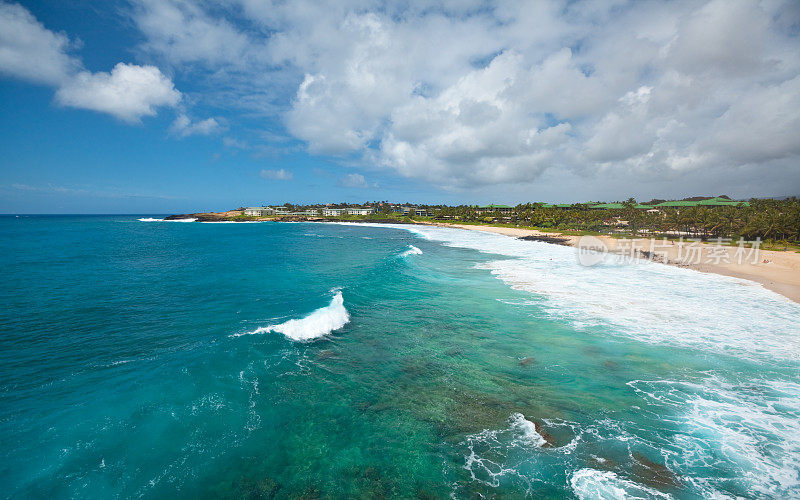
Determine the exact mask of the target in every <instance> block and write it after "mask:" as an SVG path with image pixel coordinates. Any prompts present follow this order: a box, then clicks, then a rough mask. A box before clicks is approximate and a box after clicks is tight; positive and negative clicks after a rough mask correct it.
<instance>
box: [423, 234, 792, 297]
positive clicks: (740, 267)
mask: <svg viewBox="0 0 800 500" xmlns="http://www.w3.org/2000/svg"><path fill="white" fill-rule="evenodd" d="M434 225H436V226H442V227H452V228H459V229H467V230H470V231H483V232H487V233H496V234H503V235H506V236H513V237H516V238H522V237H541V238H553V237H557V238H559V239H561V240H562V242H561V243H562V244H565V245H569V246H575V247H577V246H578V245H579V242H580V240H581V238H582V237H580V236H570V235H563V234H560V233H545V232H542V231H536V230H533V229H522V228H512V227H494V226H477V225H466V224H449V223H435V224H434ZM591 238H597V239H598V240H599V241H601V242H602V243H603V244H604V245H605V246H606V247H607V249H608V251H609V252H621V253H624V254H631V255H632V256H634V257H638V258H648V255H647V254H644V253H641V252H635V253H632V249H634V250H640V251H641V250H643V251H646V252H648V251H652V252H653V253H654V254H655V256H654V257H653V260H656V261H658V262H663V263H665V264H669V265H676V266H681V267H687V268H690V269H694V270H696V271H701V272H704V273H716V274H722V275H725V276H732V277H735V278H741V279H746V280H750V281H755V282H757V283H760V284H761V285H763V286H764V287H765V288H767V289H769V290H772V291H774V292H776V293H779V294H781V295H783V296H785V297H787V298H789V299H791V300H793V301H794V302H797V303H800V253H797V252H792V251H785V252H780V251H771V250H759V251H758V254H757V256H756V255H754V254H752V253H751V252H750V249H745V251H742V250H740V249H738V247H735V246H733V247H732V246H718V245H714V244H709V243H696V242H694V243H693V242H683V243H679V242H669V241H668V242H663V241H662V240H655V241H651V240H650V239H647V238H640V239H627V240H624V239H618V238H611V237H609V236H594V237H591ZM585 241H586V240H584V242H585ZM737 252H739V253H738V254H737ZM756 257H757V258H756Z"/></svg>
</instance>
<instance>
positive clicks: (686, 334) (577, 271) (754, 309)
mask: <svg viewBox="0 0 800 500" xmlns="http://www.w3.org/2000/svg"><path fill="white" fill-rule="evenodd" d="M363 225H370V224H363ZM371 226H372V227H390V228H395V229H404V230H408V231H411V232H413V233H415V234H417V235H420V236H422V237H424V238H426V239H429V240H437V241H441V242H442V243H443V244H444V245H446V246H453V247H459V248H470V249H474V250H478V251H480V252H483V253H487V254H494V255H502V256H506V257H511V258H504V259H500V260H489V261H487V262H485V263H483V264H481V265H480V267H482V268H485V269H488V270H489V271H490V272H491V273H492V274H493V275H495V276H497V277H498V278H499V279H501V280H502V281H503V282H505V283H506V284H508V285H509V286H511V287H512V288H515V289H518V290H524V291H527V292H530V293H532V294H534V295H535V296H537V297H538V298H539V305H540V306H542V307H544V309H545V310H546V311H547V312H548V313H549V314H550V315H552V316H554V317H557V318H559V319H564V320H567V321H570V322H571V323H572V324H573V326H575V327H577V328H585V327H591V326H597V325H602V326H606V327H610V328H605V329H603V330H604V331H605V332H609V333H611V334H614V335H621V336H626V337H629V338H633V339H636V340H638V341H643V342H649V343H658V344H670V345H675V346H680V347H689V348H695V349H705V350H713V351H717V352H723V353H727V354H734V355H736V356H739V357H747V358H751V359H764V358H765V357H766V358H773V357H779V358H784V359H794V360H797V359H800V335H797V326H796V325H797V324H798V323H800V305H798V304H796V303H794V302H791V301H789V300H788V299H786V298H785V297H782V296H780V295H778V294H776V293H774V292H772V291H770V290H767V289H765V288H763V287H762V286H761V285H759V284H757V283H754V282H751V281H746V280H741V279H737V278H731V277H727V276H721V275H716V274H709V273H701V272H697V271H693V270H690V269H684V268H679V267H676V266H669V265H664V264H660V263H654V262H647V261H643V260H640V261H637V262H636V263H622V262H618V261H616V260H609V261H606V262H604V263H602V264H600V265H596V266H592V267H585V266H582V265H580V264H579V263H578V260H577V251H576V249H574V248H571V247H564V246H559V245H551V244H548V243H542V242H534V241H523V240H519V239H516V238H510V237H508V236H503V235H499V234H492V233H484V232H480V231H467V230H463V229H453V228H442V227H434V226H408V225H404V224H371Z"/></svg>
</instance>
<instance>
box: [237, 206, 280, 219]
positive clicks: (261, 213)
mask: <svg viewBox="0 0 800 500" xmlns="http://www.w3.org/2000/svg"><path fill="white" fill-rule="evenodd" d="M244 214H245V215H247V216H250V217H269V216H271V215H275V209H273V208H271V207H247V208H245V209H244Z"/></svg>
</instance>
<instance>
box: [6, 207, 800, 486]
mask: <svg viewBox="0 0 800 500" xmlns="http://www.w3.org/2000/svg"><path fill="white" fill-rule="evenodd" d="M138 218H139V217H135V216H57V217H56V216H30V217H19V218H17V217H0V268H1V269H2V277H3V285H2V287H0V299H2V303H3V308H2V310H1V311H0V332H2V333H1V334H0V375H2V376H1V377H0V442H1V443H2V445H3V446H2V451H0V453H2V456H0V481H1V482H2V484H3V485H4V490H3V493H2V494H3V495H5V496H8V497H11V498H22V497H82V498H83V497H86V498H109V497H132V496H144V497H156V498H159V497H175V496H178V497H197V496H206V497H231V498H241V497H250V498H260V497H266V498H270V497H276V498H299V497H306V498H315V497H319V498H353V497H365V498H374V497H404V498H414V497H416V498H445V497H448V496H451V495H452V496H455V497H456V498H473V497H476V496H479V495H484V496H487V497H498V498H500V497H503V498H505V497H509V498H518V497H524V496H529V497H551V498H574V497H581V498H615V496H614V495H618V494H620V492H627V494H629V495H634V496H635V495H639V496H640V497H664V495H670V496H672V497H675V498H695V497H708V496H711V495H714V494H719V495H729V496H736V495H739V496H743V497H750V498H763V497H774V498H786V497H800V492H799V490H798V488H800V478H799V477H798V474H800V401H799V398H800V375H798V367H799V366H800V365H799V364H798V357H799V356H800V348H798V345H799V344H798V335H797V334H798V331H797V325H798V324H800V308H799V307H798V306H797V304H793V303H789V302H788V301H786V300H784V299H782V298H781V297H779V296H777V295H775V294H772V293H771V292H768V291H766V290H764V289H762V288H760V287H758V286H755V285H748V284H747V283H744V282H741V281H739V280H734V279H731V278H723V277H718V276H712V275H703V274H700V273H695V272H692V271H688V270H684V269H677V268H672V267H668V266H662V265H657V264H646V265H636V266H623V265H614V264H608V265H602V266H598V267H597V268H591V269H588V268H581V267H580V266H578V265H577V264H576V262H575V258H574V255H573V254H572V253H571V250H570V249H567V248H564V247H556V246H551V245H546V244H542V243H532V242H521V241H517V240H512V239H510V238H506V237H501V236H495V235H485V234H478V233H474V232H467V231H459V230H446V229H438V228H417V229H416V232H412V231H408V230H406V229H404V228H399V227H398V228H394V227H370V226H359V225H339V224H311V223H296V224H292V223H259V224H201V223H180V222H140V221H138V220H137V219H138ZM339 298H341V300H342V301H341V303H339V302H337V300H338V299H339ZM309 316H311V317H309ZM273 327H274V328H273ZM330 328H333V331H331V332H330V333H329V334H327V335H319V336H318V334H320V333H327V330H328V329H330ZM298 335H307V336H313V337H315V338H314V339H312V340H310V341H299V340H297V338H300V337H298Z"/></svg>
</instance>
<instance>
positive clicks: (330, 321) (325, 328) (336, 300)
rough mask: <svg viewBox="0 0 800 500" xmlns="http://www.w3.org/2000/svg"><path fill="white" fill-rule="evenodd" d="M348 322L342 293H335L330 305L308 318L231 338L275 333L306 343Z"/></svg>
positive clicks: (261, 328) (348, 317) (262, 328)
mask: <svg viewBox="0 0 800 500" xmlns="http://www.w3.org/2000/svg"><path fill="white" fill-rule="evenodd" d="M349 322H350V314H349V313H348V312H347V309H345V307H344V298H343V297H342V292H341V291H337V292H336V294H335V295H334V296H333V298H332V299H331V303H330V304H328V305H327V306H325V307H321V308H319V309H317V310H316V311H314V312H312V313H311V314H309V315H308V316H305V317H303V318H300V319H290V320H289V321H286V322H284V323H280V324H277V325H269V326H262V327H259V328H256V329H255V330H253V331H252V332H245V333H237V334H234V335H231V337H239V336H242V335H255V334H260V333H270V332H276V333H282V334H283V335H285V336H286V337H288V338H290V339H292V340H295V341H298V342H308V341H311V340H314V339H317V338H320V337H323V336H325V335H328V334H330V333H331V332H334V331H336V330H338V329H340V328H342V327H343V326H344V325H346V324H347V323H349Z"/></svg>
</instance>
